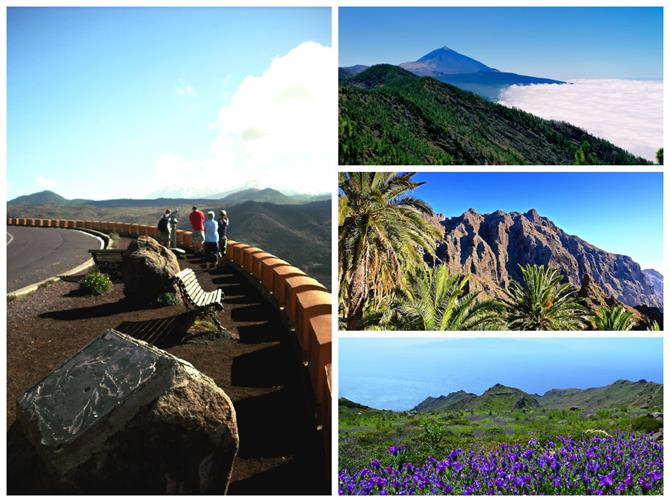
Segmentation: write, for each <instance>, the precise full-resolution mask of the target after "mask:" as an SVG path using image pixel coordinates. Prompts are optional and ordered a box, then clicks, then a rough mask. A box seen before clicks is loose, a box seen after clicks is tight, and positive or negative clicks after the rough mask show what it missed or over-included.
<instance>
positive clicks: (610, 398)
mask: <svg viewBox="0 0 670 502" xmlns="http://www.w3.org/2000/svg"><path fill="white" fill-rule="evenodd" d="M454 396H459V397H460V398H461V399H454ZM539 407H542V408H547V409H570V408H579V409H584V410H597V409H605V408H662V407H663V385H662V384H657V383H654V382H647V381H646V380H639V381H637V382H631V381H629V380H617V381H616V382H614V383H612V384H609V385H605V386H603V387H592V388H588V389H552V390H549V391H547V392H545V393H544V394H543V395H541V396H539V395H537V394H528V393H527V392H524V391H523V390H521V389H517V388H514V387H507V386H505V385H501V384H496V385H494V386H493V387H491V388H489V389H487V390H486V391H485V392H484V393H482V394H481V395H480V396H477V395H476V394H471V393H467V392H464V391H462V390H461V391H458V392H452V393H451V394H449V395H448V396H440V397H437V398H434V397H428V398H427V399H425V400H424V401H422V402H421V403H419V404H418V405H417V406H416V407H414V411H417V412H441V411H457V410H473V411H511V410H515V409H526V408H539Z"/></svg>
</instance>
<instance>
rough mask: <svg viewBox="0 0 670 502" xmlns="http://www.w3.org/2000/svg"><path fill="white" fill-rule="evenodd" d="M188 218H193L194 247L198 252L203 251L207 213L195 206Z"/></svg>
mask: <svg viewBox="0 0 670 502" xmlns="http://www.w3.org/2000/svg"><path fill="white" fill-rule="evenodd" d="M188 218H189V220H191V230H192V231H193V249H194V250H195V252H196V253H202V243H203V242H204V240H205V226H204V224H205V213H203V212H202V211H199V210H198V208H197V207H196V206H193V210H192V211H191V214H190V215H189V216H188Z"/></svg>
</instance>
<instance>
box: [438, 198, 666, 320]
mask: <svg viewBox="0 0 670 502" xmlns="http://www.w3.org/2000/svg"><path fill="white" fill-rule="evenodd" d="M441 224H442V226H443V227H444V231H443V237H442V238H441V239H440V241H439V242H438V245H437V249H436V254H437V257H438V258H439V259H440V261H441V262H442V263H445V264H447V266H448V267H449V269H450V270H451V271H453V272H457V273H460V274H470V278H471V282H470V285H471V286H472V288H473V289H474V290H479V291H483V292H484V293H485V294H486V295H488V296H489V297H493V298H498V299H500V298H503V297H504V296H503V295H504V288H506V287H509V285H510V284H511V282H512V281H513V280H516V281H521V280H522V277H521V272H520V269H519V266H518V265H519V264H521V265H524V266H525V265H527V264H531V265H538V266H542V265H543V266H545V267H549V268H554V269H557V270H560V271H561V274H562V275H563V277H564V278H565V279H566V280H567V281H568V282H570V283H571V284H572V285H573V286H574V287H575V288H577V290H579V289H580V288H582V292H581V293H579V295H580V296H581V297H582V298H584V297H588V298H591V299H592V300H593V301H594V302H595V303H597V304H598V305H604V304H607V305H612V304H613V303H616V302H621V303H623V304H626V305H628V306H630V307H631V308H636V307H638V306H641V305H648V306H650V307H658V308H661V309H662V305H663V297H662V295H661V293H662V291H663V277H662V276H660V275H659V276H657V277H656V276H653V275H652V274H646V273H643V272H642V270H641V268H640V266H639V265H638V264H637V263H636V262H635V261H634V260H633V259H632V258H630V257H628V256H624V255H619V254H615V253H610V252H607V251H604V250H602V249H599V248H597V247H596V246H594V245H592V244H589V243H588V242H586V241H585V240H583V239H581V238H580V237H578V236H574V235H570V234H568V233H567V232H565V231H564V230H562V229H561V228H559V227H558V226H556V224H555V223H554V222H552V221H551V220H550V219H549V218H547V217H546V216H541V215H540V214H539V212H538V211H537V210H536V209H529V210H527V211H526V212H525V213H521V212H504V211H496V212H493V213H486V214H481V215H477V213H476V212H475V211H474V209H469V210H468V211H466V212H465V213H463V214H461V215H459V216H453V217H448V218H446V219H445V220H444V221H442V222H441ZM587 275H588V278H585V276H587ZM600 300H602V301H600ZM644 315H647V316H649V317H651V316H652V314H651V313H646V314H644ZM656 317H658V316H656V315H655V314H654V317H653V318H654V319H656ZM636 318H639V319H640V320H641V319H642V316H636ZM660 322H661V321H660V320H659V324H660Z"/></svg>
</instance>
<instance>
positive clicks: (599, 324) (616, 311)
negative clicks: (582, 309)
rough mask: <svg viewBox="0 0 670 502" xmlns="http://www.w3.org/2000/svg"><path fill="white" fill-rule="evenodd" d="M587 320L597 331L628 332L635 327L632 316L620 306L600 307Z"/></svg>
mask: <svg viewBox="0 0 670 502" xmlns="http://www.w3.org/2000/svg"><path fill="white" fill-rule="evenodd" d="M589 320H590V321H591V325H592V327H593V329H595V330H599V331H629V330H631V329H633V326H634V325H635V321H634V320H633V314H631V313H630V312H626V309H624V308H623V307H622V306H621V305H614V306H612V307H600V308H599V309H598V310H597V311H596V312H594V313H592V314H591V316H590V317H589ZM656 324H657V325H658V323H656Z"/></svg>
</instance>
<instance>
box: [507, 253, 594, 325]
mask: <svg viewBox="0 0 670 502" xmlns="http://www.w3.org/2000/svg"><path fill="white" fill-rule="evenodd" d="M519 268H520V269H521V276H522V278H523V279H522V281H523V282H517V281H515V280H513V281H512V283H511V285H510V287H509V288H508V289H506V290H505V294H506V296H507V298H505V299H503V304H504V305H505V319H506V321H507V326H508V328H509V329H517V330H534V331H538V330H542V331H546V330H553V331H558V330H576V329H581V328H582V327H583V325H584V318H585V317H586V313H587V311H586V308H585V307H584V306H583V305H582V304H581V303H580V302H579V301H578V299H577V298H576V296H575V295H576V290H575V288H574V287H573V286H572V285H570V284H569V283H567V282H562V281H563V276H562V275H561V274H560V273H559V272H558V271H557V270H554V269H551V268H545V267H544V265H542V266H537V265H526V266H525V267H522V266H519Z"/></svg>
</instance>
